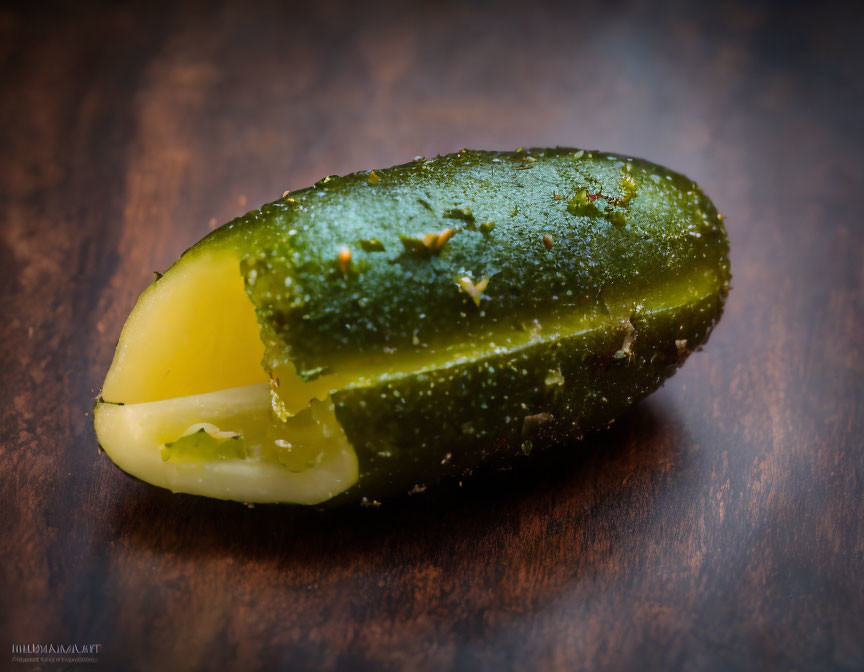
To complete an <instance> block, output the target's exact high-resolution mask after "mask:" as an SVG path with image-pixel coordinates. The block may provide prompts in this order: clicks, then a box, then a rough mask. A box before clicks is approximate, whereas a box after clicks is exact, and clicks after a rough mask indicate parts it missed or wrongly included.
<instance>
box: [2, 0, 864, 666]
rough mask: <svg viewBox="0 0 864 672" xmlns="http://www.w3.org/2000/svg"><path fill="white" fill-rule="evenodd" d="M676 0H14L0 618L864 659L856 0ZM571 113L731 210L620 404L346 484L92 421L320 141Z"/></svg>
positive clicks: (322, 643)
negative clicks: (661, 359)
mask: <svg viewBox="0 0 864 672" xmlns="http://www.w3.org/2000/svg"><path fill="white" fill-rule="evenodd" d="M657 4H658V3H645V4H636V3H632V4H626V3H625V4H619V3H614V2H609V3H602V4H601V3H595V4H593V5H591V6H585V7H583V8H577V7H574V6H572V5H569V4H560V5H550V4H546V3H542V2H539V3H538V2H532V3H512V4H510V5H504V6H498V5H493V4H492V3H478V4H476V5H471V4H469V3H458V4H452V5H451V4H444V3H435V2H429V3H424V4H421V5H416V6H414V5H412V3H401V4H393V5H388V6H385V5H378V4H376V3H372V2H334V1H331V0H328V1H327V2H322V3H312V2H310V3H308V4H307V5H305V6H297V7H293V8H292V7H288V6H282V5H280V4H275V3H274V4H272V5H268V4H258V5H256V6H255V7H254V8H252V7H249V6H246V7H245V8H244V7H242V6H241V5H240V4H236V5H231V4H221V3H205V2H199V3H195V2H181V3H170V4H169V3H140V4H139V5H138V6H137V7H136V6H130V5H126V6H122V5H115V4H111V3H106V4H98V3H97V4H93V3H87V4H86V6H85V4H84V3H75V5H74V6H73V5H72V3H69V4H68V6H63V5H58V6H50V5H44V4H43V3H31V6H25V5H24V4H23V3H21V4H19V6H18V7H17V8H14V7H9V6H8V5H7V6H6V7H5V8H4V9H2V10H0V72H2V75H0V77H2V79H0V96H2V103H0V105H2V112H0V115H2V116H0V119H2V124H0V143H2V144H0V147H2V161H0V183H2V191H0V198H2V211H0V217H2V220H0V221H2V231H0V233H2V247H0V255H2V256H0V274H2V285H0V286H2V289H0V294H2V299H0V301H2V303H0V306H2V321H3V327H2V332H0V371H2V374H0V375H2V389H0V402H2V411H0V413H2V426H0V432H2V446H0V478H2V481H0V535H2V542H0V549H2V550H0V610H2V613H0V645H2V647H3V649H4V650H5V651H6V652H7V653H5V654H3V655H4V656H9V653H8V652H9V651H10V645H12V644H15V643H58V642H59V643H69V642H79V643H100V644H101V645H102V647H101V652H100V654H99V661H100V662H99V663H98V664H97V665H83V664H82V665H80V666H79V667H82V668H86V669H129V670H175V669H214V670H225V669H256V668H257V669H273V668H274V667H280V666H281V667H284V668H289V669H350V670H367V669H368V670H379V669H457V670H475V669H480V670H495V671H499V670H507V669H519V670H522V669H538V670H547V669H557V670H575V669H597V670H642V669H660V670H667V669H683V670H729V669H736V670H738V669H740V670H756V669H790V670H792V669H795V670H822V669H832V670H833V669H837V670H853V669H864V445H862V444H864V441H862V436H864V408H862V404H864V384H862V380H864V356H862V343H864V337H862V334H864V319H862V315H864V293H862V290H864V204H862V203H864V202H862V190H864V83H862V82H864V78H862V65H864V47H862V44H864V43H862V40H861V37H860V25H861V23H862V19H864V13H862V11H861V10H860V5H859V8H856V7H855V6H854V5H852V4H849V5H839V4H838V5H833V6H825V5H818V6H817V5H813V6H812V7H808V6H807V4H806V3H794V2H793V3H785V2H784V3H779V2H778V3H777V4H775V5H771V4H762V5H758V6H757V5H754V4H751V3H744V2H728V3H723V4H720V3H717V4H716V5H715V6H711V7H709V6H708V4H707V3H706V5H705V6H703V7H702V8H701V9H699V10H698V11H697V10H695V9H693V7H692V6H690V5H688V4H687V3H683V2H682V3H667V4H666V5H664V9H658V8H657V7H656V6H655V5H657ZM555 144H563V145H576V146H583V147H599V148H601V149H604V150H610V151H619V152H624V153H629V154H634V155H637V156H644V157H646V158H649V159H651V160H653V161H656V162H658V163H662V164H665V165H669V166H671V167H674V168H675V169H678V170H680V171H682V172H684V173H686V174H688V175H690V176H692V177H693V178H694V179H696V180H697V181H699V183H700V184H701V185H702V187H703V188H704V189H705V191H706V192H707V193H708V194H709V195H710V196H711V197H712V198H713V199H714V201H715V202H716V203H717V205H718V207H719V208H720V210H721V211H722V212H723V213H724V214H725V215H726V222H727V224H728V228H729V234H730V238H731V245H732V253H731V256H732V270H733V273H734V286H733V290H732V293H731V295H730V298H729V301H728V304H727V309H726V314H725V316H724V317H723V319H722V321H721V322H720V324H719V326H718V328H717V330H716V331H715V333H714V335H713V336H712V337H711V340H710V342H709V343H708V345H707V347H706V348H705V350H704V351H703V352H701V353H698V354H697V355H695V356H694V357H693V358H692V359H691V360H690V361H689V362H688V363H687V365H686V366H685V367H684V368H683V369H682V371H681V372H680V373H679V374H678V375H677V376H675V377H674V378H673V379H672V380H670V381H669V382H668V383H667V385H666V386H665V387H664V388H663V389H662V390H661V391H659V392H658V393H656V394H655V395H653V396H652V397H651V398H650V399H649V400H647V401H645V402H643V403H642V404H640V405H639V406H638V407H636V408H635V409H633V410H632V411H631V412H630V413H629V414H628V415H627V416H625V417H624V418H623V419H622V420H621V421H620V422H618V423H617V424H616V425H615V426H614V427H613V428H612V429H611V430H610V431H608V432H605V433H603V434H601V435H598V436H595V437H593V438H591V439H589V440H587V441H586V442H584V443H581V444H577V445H573V446H571V447H569V449H568V450H563V451H558V452H555V453H552V454H547V455H545V456H539V457H537V458H536V459H533V458H532V459H531V460H525V461H523V462H521V463H520V464H519V466H518V468H517V469H514V470H512V471H510V472H502V473H497V472H496V473H486V474H482V475H480V476H479V477H478V478H476V479H475V480H473V481H471V482H469V483H467V484H466V485H465V487H463V488H462V489H459V488H458V487H456V486H447V487H445V488H443V489H440V490H439V491H437V492H432V493H426V494H424V495H421V496H416V497H410V498H406V499H405V500H404V501H402V502H398V503H396V504H391V505H387V506H384V507H382V508H381V509H378V510H364V509H349V510H344V511H336V512H331V513H327V514H320V513H316V512H314V511H306V510H301V511H295V510H292V509H290V508H280V507H264V506H258V507H255V508H254V509H251V510H250V509H249V508H246V507H245V506H242V505H238V504H231V503H224V502H216V501H207V500H204V499H200V498H195V497H191V496H184V495H172V494H170V493H168V492H166V491H162V490H158V489H156V488H153V487H150V486H148V485H146V484H144V483H141V482H138V481H136V480H134V479H131V478H128V477H127V476H125V475H124V474H123V473H122V472H121V471H119V470H118V469H117V468H116V467H114V465H113V464H112V463H111V462H110V460H109V459H108V458H107V457H106V456H105V455H103V454H100V453H99V451H98V449H97V443H96V439H95V436H94V433H93V429H92V412H91V408H92V406H93V401H94V398H95V396H96V394H97V393H98V389H99V385H100V383H101V380H102V377H103V376H104V373H105V371H106V369H107V367H108V364H109V362H110V360H111V356H112V353H113V348H114V345H115V342H116V338H117V336H118V334H119V331H120V328H121V326H122V324H123V320H124V318H125V317H126V315H127V314H128V312H129V310H130V309H131V307H132V305H133V302H134V300H135V298H136V296H137V294H138V293H139V292H140V291H141V290H142V289H143V288H144V287H145V285H146V284H147V283H148V282H149V281H150V280H151V278H152V272H153V271H154V270H162V269H164V268H165V267H166V266H167V265H169V264H170V262H172V261H173V260H174V259H175V258H176V256H177V255H178V253H179V252H180V251H181V250H183V249H184V248H186V247H187V246H189V245H191V244H192V243H193V242H195V241H196V240H197V239H198V238H200V237H201V236H202V235H204V234H205V233H207V231H208V230H209V229H211V228H213V227H214V226H215V225H217V224H219V223H222V222H224V221H226V220H228V219H230V218H232V217H234V216H236V215H238V214H240V213H243V212H245V211H246V210H249V209H251V208H252V207H256V206H257V205H259V204H261V203H264V202H266V201H269V200H273V199H275V198H278V197H279V196H280V195H281V193H282V191H283V190H284V189H293V188H299V187H303V186H306V185H308V184H310V183H311V182H313V181H314V180H316V179H318V178H320V177H322V176H324V175H327V174H332V173H340V174H341V173H345V172H349V171H353V170H358V169H366V168H372V167H381V166H387V165H392V164H394V163H400V162H404V161H406V160H410V159H411V158H413V157H414V156H415V155H421V154H422V155H434V154H436V153H444V152H449V151H454V150H456V149H458V148H460V147H462V146H470V147H477V148H513V147H515V146H517V145H525V146H544V145H555ZM10 660H11V659H10V658H5V659H4V660H3V662H4V663H8V664H9V665H11V667H12V669H28V668H37V667H39V666H38V665H25V664H20V663H17V664H16V663H12V662H10ZM42 667H43V669H59V668H60V667H61V666H60V665H56V664H55V665H52V664H50V663H46V664H44V665H43V666H42Z"/></svg>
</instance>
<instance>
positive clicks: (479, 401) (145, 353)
mask: <svg viewBox="0 0 864 672" xmlns="http://www.w3.org/2000/svg"><path fill="white" fill-rule="evenodd" d="M729 281H730V273H729V262H728V244H727V240H726V234H725V229H724V227H723V224H722V218H721V217H720V215H719V214H718V213H717V211H716V209H715V208H714V206H713V205H712V203H711V202H710V200H709V199H708V198H707V197H706V196H705V195H704V194H703V193H702V191H701V190H700V189H699V188H698V187H697V186H696V184H695V183H694V182H692V181H691V180H689V179H688V178H686V177H684V176H682V175H680V174H678V173H674V172H672V171H669V170H667V169H665V168H662V167H660V166H657V165H654V164H651V163H648V162H646V161H642V160H638V159H633V158H629V157H625V156H619V155H615V154H607V153H600V152H593V151H585V150H576V149H566V148H556V149H532V150H517V151H515V152H482V151H469V150H462V151H461V152H458V153H456V154H452V155H447V156H439V157H436V158H434V159H418V160H416V161H414V162H412V163H408V164H405V165H401V166H396V167H394V168H389V169H385V170H377V169H376V170H375V171H369V172H363V173H355V174H352V175H347V176H344V177H335V176H333V177H327V178H324V179H323V180H321V181H319V182H318V183H316V184H315V185H314V186H313V187H310V188H308V189H304V190H301V191H297V192H294V193H291V194H287V193H286V195H285V196H283V198H282V199H280V200H278V201H276V202H274V203H271V204H268V205H265V206H264V207H263V208H261V209H260V210H257V211H254V212H251V213H249V214H247V215H245V216H243V217H240V218H238V219H236V220H234V221H232V222H229V223H228V224H227V225H225V226H224V227H222V228H221V229H219V230H217V231H215V232H213V233H212V234H211V235H209V236H208V237H206V238H205V239H204V240H202V241H201V242H200V243H198V244H197V245H196V246H195V247H193V248H192V249H191V250H189V251H187V253H186V254H184V255H183V256H182V257H181V259H180V260H179V261H178V262H177V263H176V264H175V265H174V266H173V267H172V268H171V269H169V270H168V271H166V273H165V274H164V276H162V277H161V278H160V279H159V280H157V282H156V283H154V285H153V286H152V287H151V288H150V289H148V290H147V291H145V293H144V294H143V295H142V297H141V299H140V300H139V303H138V305H137V306H136V308H135V310H134V311H133V313H132V315H131V316H130V319H129V321H128V322H127V326H126V327H125V328H124V332H123V334H122V335H121V341H120V345H119V346H118V350H117V354H116V355H115V359H114V363H113V364H112V367H111V370H109V373H108V376H107V377H106V382H105V385H104V386H103V392H102V401H101V402H100V404H99V407H98V408H97V420H96V423H97V433H98V435H99V438H100V441H101V442H102V445H103V447H104V448H105V449H106V451H107V452H108V453H109V455H111V456H112V458H113V459H115V461H117V462H118V464H120V466H121V467H123V468H124V469H126V470H127V471H130V472H131V473H134V474H135V475H137V476H139V477H141V478H143V479H144V480H147V481H150V482H152V483H155V484H157V485H161V486H163V487H170V488H172V489H174V490H178V491H183V492H193V493H198V494H205V495H209V496H215V497H222V498H225V499H238V500H241V501H284V502H297V503H303V504H320V503H322V502H325V501H331V500H332V501H333V502H340V501H346V500H352V499H353V500H357V499H360V500H365V501H366V502H367V503H369V502H375V501H378V500H380V499H382V498H384V497H388V496H391V495H394V494H398V493H400V492H409V491H412V490H415V491H416V489H418V488H419V489H424V488H425V487H426V486H428V485H431V484H433V483H435V482H437V481H439V480H440V479H441V478H443V477H446V476H448V475H453V476H460V477H461V476H464V475H465V474H467V473H469V472H470V471H471V470H473V469H474V468H476V467H477V466H478V465H480V464H482V463H484V462H489V461H490V460H502V459H503V460H508V459H511V458H518V456H520V455H524V454H528V453H530V452H532V451H533V450H535V449H538V448H541V447H543V446H545V445H547V444H549V443H553V442H559V443H560V442H564V441H570V440H574V439H578V438H579V437H581V436H582V435H584V433H586V432H588V431H591V430H593V429H597V428H601V427H603V426H605V425H606V424H608V423H609V422H610V421H612V420H613V419H614V418H615V417H616V416H617V415H619V414H620V413H621V412H622V411H623V410H625V409H626V408H627V407H628V406H629V405H631V404H633V403H634V402H635V401H637V400H638V399H640V398H641V397H643V396H645V395H646V394H648V393H650V392H651V391H653V390H654V389H656V388H657V387H659V386H660V385H661V384H662V382H663V381H664V380H665V379H666V378H667V377H668V376H670V375H671V374H672V373H673V372H674V371H675V369H676V368H677V367H678V366H679V365H680V364H681V363H682V362H683V361H684V360H685V359H686V357H687V356H688V355H689V353H691V352H692V351H693V350H694V349H696V348H698V347H699V346H700V345H701V344H703V343H704V342H705V340H706V339H707V337H708V335H709V333H710V331H711V329H712V328H713V326H714V324H715V323H716V321H717V319H719V317H720V314H721V311H722V306H723V302H724V300H725V297H726V294H727V291H728V287H729ZM180 341H182V343H183V345H182V346H181V345H179V342H180ZM263 388H266V390H267V393H264V392H262V389H263ZM247 389H248V390H249V392H248V394H247V393H246V392H244V391H243V390H247ZM220 395H221V396H220ZM199 397H200V399H201V401H192V400H193V399H197V398H199ZM172 400H177V401H176V403H172ZM268 402H269V403H268ZM120 404H123V406H120ZM262 406H263V407H262ZM232 408H238V409H240V408H242V409H243V410H242V412H241V411H239V410H238V411H237V412H236V413H233V412H232ZM178 409H181V410H178ZM100 416H101V420H100ZM235 416H236V417H235ZM161 417H164V418H169V417H170V418H171V422H170V423H168V424H167V425H165V428H164V431H162V430H160V431H156V430H153V431H144V432H143V433H142V426H143V423H147V424H148V426H151V425H152V426H154V427H155V426H157V425H159V424H160V418H161ZM166 422H167V420H166ZM201 423H207V424H208V426H209V425H212V426H213V428H214V431H220V432H230V433H231V434H230V435H231V436H232V437H233V436H242V437H243V444H242V445H244V446H245V453H243V454H238V453H237V451H233V452H232V451H226V450H215V449H213V447H212V446H211V447H210V449H209V450H210V452H209V453H207V454H208V455H218V456H219V464H215V463H213V460H211V462H210V463H208V462H207V459H206V456H204V457H202V456H192V457H190V458H189V459H188V460H187V462H186V463H182V461H183V460H182V456H184V455H186V454H187V453H189V451H191V450H194V449H195V446H197V445H199V444H201V445H204V444H205V443H206V442H204V441H198V442H195V441H192V440H188V439H187V440H184V443H183V444H182V445H183V446H184V447H185V448H184V451H176V450H175V453H177V455H178V457H177V458H176V459H171V460H167V461H166V460H160V461H159V462H158V463H157V462H156V460H155V458H154V459H151V457H150V454H151V453H152V454H153V455H155V456H157V457H158V455H160V451H161V452H164V451H165V446H166V445H169V446H173V445H177V444H176V442H177V441H178V440H179V439H180V438H182V437H184V436H189V435H190V434H189V432H190V431H194V428H196V427H198V426H200V425H201ZM187 424H188V426H186V425H187ZM168 425H170V429H169V428H168ZM265 425H266V427H264V426H265ZM190 427H191V428H192V430H190ZM145 429H146V428H145ZM133 434H134V435H135V436H136V437H139V438H138V439H137V442H131V441H130V439H128V438H126V437H128V436H130V435H133ZM141 437H143V438H141ZM205 438H206V437H205ZM131 443H135V445H134V446H133V447H131V448H130V447H129V446H130V445H131ZM210 443H211V444H212V443H213V442H212V441H211V442H210ZM208 445H209V444H208ZM214 445H215V444H214ZM237 445H240V444H239V443H238V444H237ZM202 450H203V449H202ZM172 454H173V453H172ZM193 458H194V459H193ZM178 462H180V463H178ZM280 469H281V470H283V471H284V472H285V475H284V479H283V480H284V483H283V482H282V481H280V478H283V476H281V475H280V474H281V473H282V472H280ZM256 470H257V471H256ZM258 471H260V472H261V474H263V475H262V476H261V478H260V479H259V480H258V481H257V484H256V473H257V472H258ZM216 472H218V477H217V476H213V474H214V473H216ZM210 476H212V482H208V481H207V479H208V478H209V477H210ZM232 478H233V479H235V480H232ZM201 479H203V480H201Z"/></svg>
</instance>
